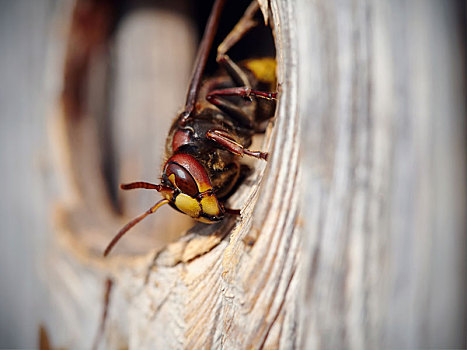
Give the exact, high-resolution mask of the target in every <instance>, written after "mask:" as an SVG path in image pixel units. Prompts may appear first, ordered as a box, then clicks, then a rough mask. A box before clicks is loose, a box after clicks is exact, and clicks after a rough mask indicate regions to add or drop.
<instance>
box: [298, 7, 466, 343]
mask: <svg viewBox="0 0 467 350" xmlns="http://www.w3.org/2000/svg"><path fill="white" fill-rule="evenodd" d="M457 11H459V12H463V11H462V9H461V6H460V3H457V2H454V1H445V2H438V1H407V2H406V1H391V2H387V1H360V0H355V1H348V2H340V1H327V0H324V1H321V0H315V1H298V2H297V15H298V16H299V24H298V31H297V34H298V40H299V41H300V45H299V48H300V55H299V64H298V68H299V72H300V73H299V76H300V81H299V86H300V102H299V104H300V111H301V116H302V118H303V119H302V157H303V159H302V170H303V178H304V181H303V187H302V189H303V192H302V193H303V198H302V199H303V203H304V205H303V214H304V215H303V225H304V226H303V227H304V232H306V235H305V237H304V238H305V245H304V250H305V254H304V259H305V261H304V263H305V264H306V265H307V273H306V274H305V276H304V277H305V278H306V282H305V283H304V284H303V296H302V303H301V306H302V308H301V310H304V312H303V315H304V321H303V324H304V328H303V334H305V335H306V337H305V336H304V337H303V342H302V347H303V348H304V349H318V348H321V349H331V348H333V349H347V348H349V349H364V348H368V349H377V348H392V349H394V348H410V349H416V348H446V347H454V348H465V346H466V343H465V324H466V323H465V321H466V318H465V317H466V315H465V307H466V304H465V295H466V287H465V282H466V273H465V272H466V271H465V261H466V260H465V258H466V250H465V247H466V236H465V232H466V222H465V210H466V202H465V198H466V196H465V194H466V186H465V179H466V171H465V169H466V163H465V158H466V154H465V146H466V145H465V113H466V109H465V81H464V80H463V79H464V77H465V67H464V63H465V62H463V60H465V52H464V49H465V32H464V33H462V30H463V29H462V19H461V17H460V16H459V17H458V15H457ZM464 14H465V8H464ZM464 19H465V18H464ZM464 29H465V28H464ZM462 41H463V42H464V44H462V45H460V43H461V42H462ZM303 60H306V62H304V61H303Z"/></svg>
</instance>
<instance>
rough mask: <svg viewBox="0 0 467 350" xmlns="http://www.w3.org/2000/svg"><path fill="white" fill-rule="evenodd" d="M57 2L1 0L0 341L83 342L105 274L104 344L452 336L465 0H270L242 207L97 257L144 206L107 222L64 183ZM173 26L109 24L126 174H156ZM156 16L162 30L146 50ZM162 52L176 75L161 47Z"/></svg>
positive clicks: (447, 340)
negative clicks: (270, 36) (264, 152)
mask: <svg viewBox="0 0 467 350" xmlns="http://www.w3.org/2000/svg"><path fill="white" fill-rule="evenodd" d="M57 3H58V5H59V6H57ZM71 3H72V2H69V1H60V2H56V1H52V0H50V1H46V0H40V1H39V0H37V1H36V0H34V1H27V0H19V1H0V10H1V11H0V80H1V81H2V84H1V85H0V126H1V127H0V164H2V170H3V171H2V177H1V179H2V183H3V187H4V191H3V193H4V194H5V195H4V200H2V201H1V203H0V347H1V348H5V347H20V348H32V347H36V345H37V342H36V334H37V328H38V325H39V323H41V322H44V323H45V325H46V326H47V328H48V330H49V333H50V335H51V339H52V342H53V344H54V346H66V347H69V348H89V347H90V345H91V343H92V340H93V338H94V335H95V333H96V330H97V326H98V320H99V315H100V312H101V306H102V292H103V286H104V283H103V280H104V278H105V277H106V276H109V275H110V276H112V277H113V278H114V279H115V282H116V288H115V290H114V294H113V299H112V304H111V309H110V317H109V325H108V328H107V330H106V333H105V336H104V342H103V343H102V346H108V347H109V348H117V347H125V346H129V347H130V348H138V349H139V348H154V347H159V348H202V347H205V348H228V349H232V348H238V349H242V348H246V347H248V348H260V347H270V348H304V349H330V348H333V349H335V348H339V349H364V348H368V349H377V348H441V347H442V348H465V347H466V339H465V333H466V328H467V327H466V301H465V295H466V292H467V290H466V250H467V248H466V244H467V242H466V215H465V214H466V209H467V208H466V197H467V196H466V185H465V179H466V178H467V176H466V175H467V174H466V168H467V167H466V144H465V131H466V125H465V116H466V101H465V96H466V81H465V5H464V4H462V2H456V1H448V0H446V1H437V0H409V1H402V0H397V1H391V2H387V1H383V0H371V1H370V0H368V1H364V0H349V1H334V0H332V1H329V0H296V1H286V0H272V1H271V12H272V13H271V14H270V16H269V20H270V21H271V20H272V21H273V23H274V24H275V35H276V43H277V46H278V52H279V56H278V61H279V68H278V75H279V81H280V83H281V87H280V89H281V100H280V104H279V107H278V114H277V119H276V120H275V122H274V128H271V129H270V130H269V131H268V133H267V137H266V138H265V140H264V143H263V145H262V146H261V147H264V149H269V150H270V152H271V159H270V161H269V162H268V164H267V165H266V164H263V163H259V164H258V166H257V167H256V169H255V173H254V176H253V177H252V179H253V180H252V181H251V182H250V183H248V184H247V185H246V186H243V187H242V188H241V189H240V190H239V192H238V193H237V195H236V196H234V197H233V198H232V202H231V203H232V204H233V205H237V204H238V205H242V207H243V215H242V216H243V219H242V220H241V221H240V222H239V223H237V224H235V225H234V224H233V223H232V222H228V223H226V225H225V226H223V229H221V230H220V231H221V232H220V234H219V235H214V236H212V235H211V236H204V237H203V236H199V235H198V234H196V233H197V232H198V233H199V232H200V229H199V228H195V229H194V231H193V230H191V231H189V232H188V233H187V235H186V236H185V237H183V238H181V239H179V240H176V241H175V243H172V244H169V245H168V246H165V244H166V242H164V241H163V239H162V238H161V237H160V236H158V235H157V232H155V231H158V230H155V231H153V232H151V227H152V226H151V225H150V224H148V225H147V226H145V228H142V229H141V230H140V231H138V232H137V233H135V235H132V236H131V239H128V240H125V241H122V245H121V246H120V247H119V250H118V251H116V254H115V256H113V257H111V259H107V260H104V259H102V258H101V257H100V254H99V253H100V252H101V251H102V248H103V246H105V244H106V243H107V242H108V239H109V237H110V236H111V235H112V234H113V233H114V232H115V230H116V229H117V228H118V227H119V226H120V225H121V223H122V222H123V221H125V220H126V217H128V216H131V215H133V214H135V212H137V211H139V209H141V210H144V209H146V208H145V205H146V204H147V202H148V201H151V200H153V196H151V195H149V196H147V197H146V196H145V195H144V194H143V195H142V197H131V196H130V195H128V197H127V196H126V195H125V197H124V198H122V202H123V203H124V210H125V211H124V213H125V215H126V217H124V218H122V217H118V216H116V215H115V212H113V211H112V210H111V208H110V207H109V206H108V204H107V202H105V201H102V202H99V201H95V202H92V201H90V200H89V198H95V197H92V196H96V195H97V196H98V197H99V196H100V195H101V194H99V193H98V194H96V193H97V192H95V191H93V187H92V186H95V185H96V183H99V181H102V179H101V178H99V179H98V180H97V181H96V182H92V183H90V187H87V188H85V190H84V191H82V188H81V189H80V187H79V186H77V184H76V183H75V182H73V176H75V175H76V174H72V173H73V171H74V170H73V168H72V167H71V166H70V164H69V163H68V161H69V160H70V159H71V158H70V154H72V153H73V152H77V151H80V150H76V149H70V148H67V145H69V143H68V142H67V141H66V134H65V133H64V128H63V124H61V122H60V121H62V122H63V119H60V115H61V114H60V109H57V108H56V107H57V101H58V100H59V98H58V96H59V92H60V84H61V74H62V68H63V63H62V62H63V51H64V44H65V42H66V40H67V32H66V28H67V21H69V18H68V17H67V15H69V13H70V12H69V11H70V4H71ZM262 3H263V5H264V3H265V2H264V1H263V2H262ZM263 9H264V8H263ZM463 11H464V12H463ZM462 13H463V14H464V15H462ZM57 14H60V15H59V18H58V20H57V16H58V15H57ZM52 18H55V20H54V22H52ZM167 19H168V21H167V22H164V21H165V20H167ZM179 20H180V18H173V17H170V14H167V13H138V14H136V16H133V17H131V18H130V19H128V21H126V22H124V24H123V25H122V27H121V32H120V34H119V36H118V43H117V45H116V46H115V47H114V50H115V52H116V53H117V55H118V57H119V59H118V60H117V64H116V66H115V67H114V69H116V71H118V72H119V73H118V76H119V79H117V80H115V81H113V82H112V84H113V86H114V89H115V90H114V92H113V93H114V95H113V98H114V100H111V102H112V103H113V106H114V108H115V109H114V110H113V113H114V116H115V118H116V119H115V120H116V123H115V125H114V126H115V130H114V133H115V138H116V139H117V140H119V143H118V144H117V145H116V147H117V148H118V152H119V156H120V157H121V158H119V165H120V166H121V170H120V176H121V177H122V178H121V179H122V180H132V179H133V177H134V176H142V177H145V178H146V177H149V178H152V177H153V176H157V171H158V165H157V164H155V162H154V163H153V161H152V160H153V159H158V156H157V154H156V153H157V152H159V151H160V148H161V144H160V143H157V140H160V138H159V137H157V138H152V135H153V132H152V130H153V129H154V125H155V124H157V125H160V124H158V123H159V121H160V122H164V121H170V119H171V116H170V115H169V114H171V113H174V110H175V111H176V108H177V106H178V105H179V104H180V101H181V100H180V98H179V97H180V96H179V94H178V90H180V86H182V88H181V89H182V90H183V91H184V86H185V85H184V79H186V75H187V74H188V72H189V69H190V63H189V61H190V59H188V56H191V55H192V50H193V38H192V37H190V34H193V33H190V32H191V31H192V29H191V27H190V25H189V24H188V23H186V22H184V23H185V24H184V25H183V26H181V25H180V23H179V22H178V21H179ZM159 21H162V22H159ZM157 23H159V24H160V27H158V25H157ZM170 25H174V27H173V28H174V29H173V32H171V33H170V34H167V35H171V37H172V38H175V37H177V38H178V39H173V40H170V39H168V37H167V40H156V39H157V35H154V33H155V31H157V30H162V29H163V28H166V29H167V27H168V26H170ZM185 25H186V26H185ZM51 28H52V31H53V33H54V34H53V36H50V29H51ZM172 35H173V36H172ZM139 38H144V42H140V41H139ZM151 38H152V39H151ZM183 38H185V39H183ZM151 40H155V42H153V43H152V44H148V42H151ZM177 42H180V43H181V42H183V45H182V44H180V45H178V44H177V45H176V47H173V46H172V45H173V43H177ZM171 47H172V48H171ZM172 49H173V50H180V51H177V52H179V53H181V54H182V55H186V56H187V57H186V58H187V60H186V61H182V62H184V63H183V64H186V65H184V66H183V68H182V66H180V65H175V66H174V65H172V64H175V63H176V62H174V61H171V60H167V57H168V56H167V55H165V56H164V55H160V53H166V52H167V50H172ZM158 50H160V51H158ZM134 53H140V56H135V55H134ZM156 62H159V63H160V64H159V63H156ZM152 63H154V64H152ZM162 64H163V65H164V67H165V69H162V70H161V67H162ZM187 71H188V72H187ZM97 72H98V73H99V71H97ZM100 74H106V73H105V72H102V71H100ZM166 74H167V75H170V77H171V79H173V85H172V84H171V85H170V89H173V90H168V85H167V84H166V83H164V82H163V80H164V81H165V79H167V78H166V77H165V75H166ZM160 83H162V85H160ZM152 90H154V91H157V90H159V91H160V95H158V97H154V98H153V97H152V96H151V91H152ZM94 91H95V90H94ZM96 94H97V92H96ZM164 94H165V95H164ZM97 95H98V94H97ZM182 95H183V94H182ZM181 98H183V96H182V97H181ZM177 99H178V100H177ZM166 102H167V104H165V103H166ZM154 104H156V106H155V105H154ZM154 108H156V109H158V110H159V111H160V112H161V113H160V114H158V115H155V116H153V117H152V116H148V114H149V112H151V111H152V110H153V109H154ZM132 112H134V113H132ZM130 113H131V114H132V116H131V118H132V119H131V120H137V122H134V123H128V121H129V120H128V119H126V116H127V115H128V114H130ZM90 126H92V125H90V124H88V125H85V128H89V127H90ZM145 126H147V127H145ZM165 127H167V126H162V124H161V128H160V129H157V132H159V133H160V135H162V136H163V135H164V134H165V133H164V128H165ZM122 131H124V132H123V133H122ZM156 139H157V140H156ZM94 141H96V140H94ZM57 145H63V147H60V151H61V152H57V147H56V146H57ZM86 146H88V147H89V145H86ZM139 149H144V151H143V153H141V154H139V152H138V150H139ZM151 149H154V151H153V150H151ZM94 156H95V155H93V156H92V157H94ZM135 157H136V158H135ZM138 157H140V158H138ZM131 159H135V160H134V161H132V160H131ZM93 161H95V158H93ZM86 166H87V167H89V166H90V164H87V165H86ZM81 172H83V169H81ZM70 174H72V175H70ZM95 174H96V173H95V172H93V173H92V174H91V173H86V172H85V173H84V174H82V175H83V177H82V180H83V183H86V181H84V180H86V179H87V178H86V177H88V178H92V177H93V176H94V175H95ZM99 176H100V175H99V174H98V177H99ZM258 179H262V182H261V183H260V182H258V181H257V180H258ZM83 183H82V184H83ZM82 184H81V185H82ZM81 185H80V186H81ZM89 196H91V197H89ZM99 198H100V197H99ZM134 198H137V199H134ZM99 200H102V198H101V199H99ZM99 203H105V204H103V205H101V204H99ZM57 204H58V205H57ZM299 206H301V209H300V210H299ZM135 207H136V208H137V209H132V208H135ZM83 208H84V209H83ZM89 208H93V209H94V210H90V209H89ZM132 210H135V212H133V211H132ZM164 218H165V214H164ZM164 218H161V220H163V219H164ZM155 219H156V220H157V218H155ZM171 222H173V223H174V226H173V227H171V228H167V232H168V231H170V232H172V233H171V234H170V239H175V237H176V235H177V232H178V234H179V233H180V231H179V230H180V229H179V228H178V227H177V225H178V221H177V218H175V219H174V220H171ZM83 223H84V224H83ZM158 225H160V224H158ZM233 225H234V226H233ZM202 230H203V229H201V232H202ZM230 230H232V234H231V236H229V237H227V238H225V234H226V233H227V232H229V231H230ZM128 238H130V236H128ZM166 238H167V237H166ZM170 239H169V240H170ZM252 242H254V245H252V246H250V245H249V243H252ZM147 247H150V249H151V251H149V249H146V248H147ZM156 251H158V252H159V255H158V256H157V259H156V260H155V261H153V257H154V253H155V252H156ZM205 252H207V253H206V254H204V255H203V253H205ZM198 255H202V256H200V257H198V258H196V259H193V258H194V257H197V256H198ZM148 269H149V270H148ZM148 271H149V273H148ZM148 281H149V282H148ZM200 325H201V326H200Z"/></svg>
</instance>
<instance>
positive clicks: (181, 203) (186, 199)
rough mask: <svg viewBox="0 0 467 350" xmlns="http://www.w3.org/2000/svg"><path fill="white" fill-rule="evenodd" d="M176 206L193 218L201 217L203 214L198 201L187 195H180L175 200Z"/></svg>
mask: <svg viewBox="0 0 467 350" xmlns="http://www.w3.org/2000/svg"><path fill="white" fill-rule="evenodd" d="M175 205H176V206H177V208H178V209H179V210H180V211H182V212H184V213H185V214H187V215H189V216H191V217H192V218H197V217H199V214H200V213H201V207H200V205H199V203H198V201H197V200H196V199H194V198H192V197H190V196H188V195H186V194H183V193H180V194H179V195H178V196H177V197H176V198H175Z"/></svg>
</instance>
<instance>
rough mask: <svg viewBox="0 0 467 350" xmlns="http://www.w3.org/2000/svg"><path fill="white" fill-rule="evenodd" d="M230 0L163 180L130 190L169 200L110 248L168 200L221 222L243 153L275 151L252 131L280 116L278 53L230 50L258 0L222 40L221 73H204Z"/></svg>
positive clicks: (176, 128) (213, 19)
mask: <svg viewBox="0 0 467 350" xmlns="http://www.w3.org/2000/svg"><path fill="white" fill-rule="evenodd" d="M223 3H224V0H217V1H216V2H215V4H214V7H213V10H212V13H211V16H210V18H209V21H208V25H207V28H206V31H205V34H204V36H203V40H202V42H201V45H200V51H199V53H198V58H197V62H196V64H195V70H194V74H193V78H192V81H191V84H190V88H189V90H188V96H187V102H186V105H185V110H184V111H183V112H182V113H181V114H180V115H179V116H178V118H177V119H176V120H175V121H174V123H173V125H172V127H171V129H170V131H169V135H168V138H167V143H166V158H167V159H166V162H165V164H164V167H163V170H162V176H161V183H160V184H158V185H156V184H151V183H147V182H135V183H131V184H127V185H122V186H121V188H122V189H134V188H146V189H155V190H157V191H158V192H160V193H161V195H162V197H163V199H162V200H161V201H159V202H158V203H156V204H155V205H154V206H152V207H151V208H150V209H148V210H147V211H146V212H145V213H143V214H142V215H140V216H138V217H136V218H135V219H133V220H132V221H131V222H129V223H128V224H127V225H126V226H125V227H123V228H122V230H120V232H119V233H118V234H117V235H116V236H115V238H114V239H113V240H112V241H111V242H110V244H109V246H108V247H107V249H106V250H105V252H104V255H107V254H108V253H109V251H110V250H111V249H112V247H113V246H114V245H115V243H116V242H117V241H118V240H119V239H120V238H121V237H122V236H123V234H125V233H126V232H127V231H128V230H129V229H130V228H131V227H133V226H134V225H135V224H137V223H138V222H139V221H141V220H142V219H144V218H145V217H146V216H147V215H149V214H152V213H154V212H155V211H156V210H157V208H159V207H160V206H161V205H163V204H169V205H170V206H172V207H173V208H174V209H176V210H178V211H180V212H182V213H185V214H187V215H189V216H191V217H192V218H194V219H195V220H198V221H201V222H204V223H214V222H218V221H220V220H222V219H223V218H224V215H225V213H226V212H230V213H235V214H239V210H231V209H226V208H224V204H223V203H224V201H225V200H226V199H227V198H228V196H229V195H230V194H231V192H232V190H233V188H234V187H235V185H236V184H237V182H238V180H239V178H240V176H241V172H242V169H245V168H244V167H242V166H241V165H240V163H239V158H240V157H242V156H244V155H247V156H252V157H255V158H258V159H263V160H266V159H267V153H264V152H260V151H252V150H249V149H248V147H249V146H250V145H251V141H252V136H253V135H254V134H255V133H257V132H259V131H260V130H262V128H263V125H262V124H263V123H264V121H265V120H267V119H269V118H271V117H272V116H273V115H274V109H275V99H276V93H275V92H269V91H271V90H274V89H275V85H276V78H275V60H274V59H273V58H260V59H253V60H246V61H244V62H242V63H241V64H236V63H235V62H233V61H232V60H231V59H230V58H229V57H228V56H227V54H226V52H227V51H228V49H229V48H230V47H231V46H233V45H234V44H235V43H236V42H237V41H238V40H239V39H240V38H241V37H242V36H243V35H244V34H245V33H246V32H247V31H248V30H249V29H251V28H252V27H254V26H255V25H256V24H257V22H256V21H255V20H254V16H255V14H256V13H257V12H258V5H257V3H256V2H252V4H251V5H250V6H249V7H248V9H247V10H246V12H245V15H244V16H243V17H242V19H241V20H240V22H239V23H238V24H237V26H236V27H235V28H234V30H232V32H231V33H230V34H229V35H228V36H227V37H226V39H225V40H224V41H223V42H222V43H221V45H220V46H219V47H218V54H217V62H218V63H219V64H220V66H221V70H220V71H219V73H218V74H217V75H215V76H213V77H210V78H207V79H205V80H204V81H202V74H203V72H204V67H205V64H206V60H207V57H208V54H209V51H210V46H211V44H212V40H213V37H214V34H215V30H216V27H217V22H218V20H219V15H220V11H221V8H222V6H223Z"/></svg>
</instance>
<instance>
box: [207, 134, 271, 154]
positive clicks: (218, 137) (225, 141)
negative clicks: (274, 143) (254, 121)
mask: <svg viewBox="0 0 467 350" xmlns="http://www.w3.org/2000/svg"><path fill="white" fill-rule="evenodd" d="M206 137H207V138H208V139H210V140H212V141H215V142H217V143H218V144H219V145H221V146H223V147H224V148H226V149H227V150H228V151H229V152H232V153H233V154H236V155H239V156H241V157H243V156H244V155H247V156H250V157H254V158H258V159H264V160H267V159H268V154H267V153H265V152H260V151H251V150H249V149H246V148H244V147H243V146H242V145H240V144H239V143H238V142H236V141H235V140H234V139H233V137H232V136H231V135H230V134H229V133H227V132H225V131H224V130H218V129H211V130H209V131H208V132H207V133H206Z"/></svg>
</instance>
